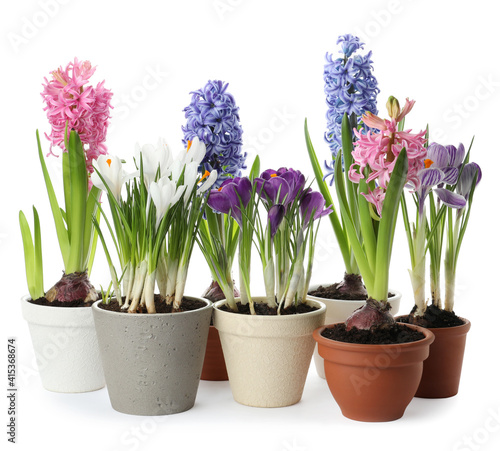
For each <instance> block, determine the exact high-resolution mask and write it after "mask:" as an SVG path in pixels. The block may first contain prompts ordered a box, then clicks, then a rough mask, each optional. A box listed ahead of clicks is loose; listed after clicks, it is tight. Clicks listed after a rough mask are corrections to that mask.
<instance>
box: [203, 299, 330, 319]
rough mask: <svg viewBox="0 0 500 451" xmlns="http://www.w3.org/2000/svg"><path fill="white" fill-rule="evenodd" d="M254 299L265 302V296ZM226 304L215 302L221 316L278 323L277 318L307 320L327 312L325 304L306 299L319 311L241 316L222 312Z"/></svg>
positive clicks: (215, 308)
mask: <svg viewBox="0 0 500 451" xmlns="http://www.w3.org/2000/svg"><path fill="white" fill-rule="evenodd" d="M238 299H241V298H239V297H238V298H235V300H238ZM252 299H253V300H254V302H257V303H258V302H259V301H262V300H264V299H265V297H264V296H254V297H253V298H252ZM225 303H226V299H222V300H220V301H217V302H214V304H213V308H214V310H217V312H218V314H221V315H237V317H239V318H258V320H259V321H273V320H275V321H276V320H277V318H279V319H278V321H292V320H294V319H296V318H306V317H309V316H314V315H320V314H322V313H323V312H326V305H325V304H324V303H323V302H321V301H317V300H315V299H306V301H305V302H304V304H315V305H318V306H319V309H317V310H314V311H312V312H307V313H299V314H295V315H243V314H239V313H235V312H226V311H224V310H221V309H220V308H219V307H221V306H222V305H223V304H225ZM250 321H252V320H251V319H250Z"/></svg>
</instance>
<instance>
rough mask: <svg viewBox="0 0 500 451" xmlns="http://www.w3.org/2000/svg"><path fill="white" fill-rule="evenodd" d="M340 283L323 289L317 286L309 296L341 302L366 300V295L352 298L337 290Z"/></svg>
mask: <svg viewBox="0 0 500 451" xmlns="http://www.w3.org/2000/svg"><path fill="white" fill-rule="evenodd" d="M340 283H341V282H339V283H334V284H333V285H328V286H326V287H324V286H323V285H321V286H319V287H318V288H317V289H316V290H313V291H309V293H307V294H309V295H311V296H316V297H318V298H323V299H339V300H341V301H360V300H361V301H366V300H367V299H368V296H367V295H364V296H362V297H360V296H358V295H355V296H352V295H351V294H349V293H345V292H342V291H339V290H337V286H338V285H340ZM393 296H394V294H393V293H389V294H388V297H389V298H391V297H393Z"/></svg>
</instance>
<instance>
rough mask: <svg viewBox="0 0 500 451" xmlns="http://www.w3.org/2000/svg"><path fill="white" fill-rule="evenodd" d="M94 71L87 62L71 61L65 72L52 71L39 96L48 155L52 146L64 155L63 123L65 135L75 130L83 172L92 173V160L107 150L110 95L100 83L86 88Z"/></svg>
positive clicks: (60, 70)
mask: <svg viewBox="0 0 500 451" xmlns="http://www.w3.org/2000/svg"><path fill="white" fill-rule="evenodd" d="M94 72H95V67H92V66H91V64H90V62H89V61H83V62H80V61H78V59H76V58H75V60H74V62H70V63H69V64H68V65H67V66H66V69H64V70H63V69H62V67H59V69H57V70H55V71H53V72H52V79H51V80H47V79H46V78H45V83H43V92H42V93H41V95H42V97H43V100H44V103H45V107H44V111H47V117H48V119H49V123H50V125H51V126H52V131H51V133H50V134H49V135H48V134H45V136H46V137H47V139H48V140H49V141H50V152H49V154H52V155H55V154H54V153H53V152H52V147H54V146H58V147H60V148H61V149H62V150H63V151H64V152H66V147H65V144H64V132H65V128H66V124H67V126H68V133H69V132H70V131H71V130H75V131H76V132H77V133H78V135H79V136H80V139H81V141H82V144H83V146H84V150H85V157H86V166H87V171H88V172H89V174H90V173H92V172H93V171H94V168H93V167H92V162H93V160H95V159H97V157H98V156H99V155H106V154H107V148H106V145H105V144H104V141H105V140H106V132H107V129H108V119H109V117H110V108H112V106H111V105H110V100H111V97H112V95H113V94H112V92H111V91H110V90H109V89H106V88H105V87H104V82H100V83H98V84H97V86H96V87H95V88H94V87H93V86H90V85H87V83H88V81H89V79H90V77H91V76H92V74H93V73H94Z"/></svg>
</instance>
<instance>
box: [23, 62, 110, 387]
mask: <svg viewBox="0 0 500 451" xmlns="http://www.w3.org/2000/svg"><path fill="white" fill-rule="evenodd" d="M94 71H95V67H92V66H91V64H90V63H89V62H88V61H84V62H80V61H78V60H77V59H75V60H74V62H71V63H69V64H68V65H67V66H66V68H65V69H62V68H61V67H60V68H59V69H57V70H55V71H53V72H52V74H51V75H52V78H51V79H50V80H47V79H45V84H44V90H43V92H42V97H43V99H44V102H45V110H46V111H47V116H48V119H49V122H50V124H51V127H52V130H51V133H50V135H46V136H47V138H48V139H49V140H50V142H51V153H52V149H53V147H59V148H61V149H62V151H63V153H62V157H61V160H62V175H63V185H64V205H63V206H62V207H60V205H59V203H58V201H57V197H56V193H55V191H54V188H53V186H52V182H51V179H50V176H49V173H48V171H47V167H46V164H45V159H44V156H43V152H42V147H41V144H40V139H39V136H38V132H37V144H38V156H39V159H40V164H41V166H42V171H43V176H44V179H45V186H46V188H47V193H48V197H49V201H50V206H51V209H52V215H53V217H54V223H55V227H56V232H57V238H58V241H59V247H60V250H61V255H62V258H63V262H64V274H63V276H62V278H61V280H59V281H58V282H57V283H56V284H55V285H54V286H53V287H52V288H50V289H49V290H48V291H47V292H46V293H45V290H44V287H43V265H42V247H41V233H40V224H39V219H38V214H37V212H36V209H35V208H34V221H35V223H34V242H33V237H32V234H31V232H30V228H29V225H28V222H27V220H26V217H25V216H24V214H23V213H22V212H20V217H19V219H20V226H21V232H22V237H23V246H24V254H25V261H26V276H27V280H28V287H29V292H30V296H31V298H30V297H29V296H25V297H23V298H22V300H21V305H22V311H23V316H24V318H25V319H26V320H27V321H28V323H29V327H30V332H31V336H32V341H33V347H34V349H35V354H37V355H38V356H39V358H40V357H41V356H45V354H47V349H49V348H57V349H58V352H56V353H51V355H53V358H50V359H44V360H48V362H47V363H46V364H45V365H40V366H39V369H40V375H41V378H42V383H43V386H44V387H45V388H46V389H48V390H51V391H57V392H84V391H91V390H97V389H99V388H102V387H103V386H104V376H103V372H102V367H101V363H100V360H99V353H98V347H97V339H96V336H95V331H94V325H93V319H92V312H91V309H90V308H89V307H90V305H91V304H92V303H93V302H94V301H95V300H96V299H97V297H98V293H97V291H96V290H95V288H94V287H93V286H92V284H91V283H90V281H89V278H88V276H89V273H90V270H91V268H92V262H93V258H94V253H95V248H96V243H97V241H96V240H97V236H96V234H95V230H94V226H93V223H92V218H93V215H94V214H95V212H96V209H97V201H98V198H99V193H100V190H99V189H98V188H97V187H95V186H92V183H90V180H89V177H90V173H91V172H92V170H93V168H92V162H93V161H94V159H95V158H97V156H98V155H105V154H106V146H105V145H104V141H105V139H106V131H107V127H108V118H109V110H110V99H111V96H112V93H111V91H109V90H108V89H106V88H104V85H103V82H100V83H98V84H97V86H95V87H94V86H91V85H90V84H88V83H89V79H90V77H91V76H92V75H93V73H94ZM55 345H56V346H55Z"/></svg>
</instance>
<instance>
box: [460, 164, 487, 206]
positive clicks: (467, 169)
mask: <svg viewBox="0 0 500 451" xmlns="http://www.w3.org/2000/svg"><path fill="white" fill-rule="evenodd" d="M476 174H477V176H476ZM474 177H477V178H476V185H477V184H478V183H479V182H480V181H481V178H482V172H481V168H480V167H479V165H478V164H477V163H467V164H466V165H465V166H464V167H463V169H462V174H461V175H460V178H459V179H458V182H457V192H458V193H459V194H461V195H462V196H463V197H464V198H465V199H466V200H467V199H469V195H470V192H471V189H472V183H473V182H474Z"/></svg>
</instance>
